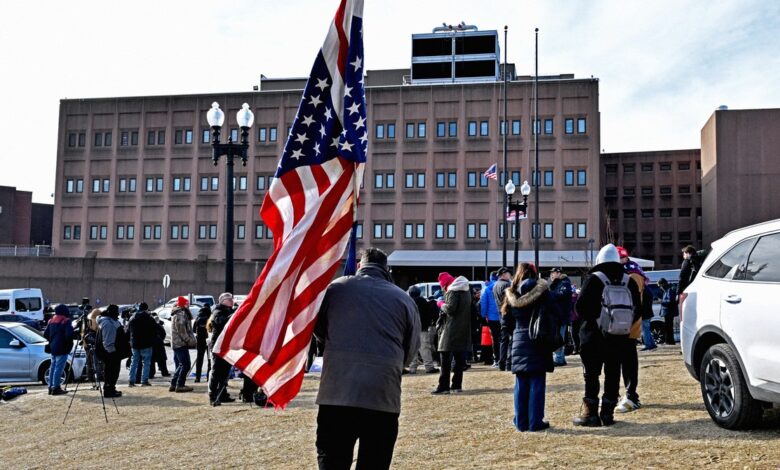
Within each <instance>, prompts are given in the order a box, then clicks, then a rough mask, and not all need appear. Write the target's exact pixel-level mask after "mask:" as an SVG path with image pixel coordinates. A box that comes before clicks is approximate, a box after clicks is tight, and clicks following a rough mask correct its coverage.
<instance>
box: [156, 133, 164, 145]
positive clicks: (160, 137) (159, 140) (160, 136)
mask: <svg viewBox="0 0 780 470" xmlns="http://www.w3.org/2000/svg"><path fill="white" fill-rule="evenodd" d="M157 145H165V131H157Z"/></svg>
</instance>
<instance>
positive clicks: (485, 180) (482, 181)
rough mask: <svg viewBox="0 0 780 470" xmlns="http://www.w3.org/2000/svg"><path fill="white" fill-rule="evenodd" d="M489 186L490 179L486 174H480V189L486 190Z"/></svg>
mask: <svg viewBox="0 0 780 470" xmlns="http://www.w3.org/2000/svg"><path fill="white" fill-rule="evenodd" d="M487 185H488V178H487V176H485V173H480V174H479V187H480V188H486V187H487Z"/></svg>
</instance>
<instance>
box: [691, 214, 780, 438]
mask: <svg viewBox="0 0 780 470" xmlns="http://www.w3.org/2000/svg"><path fill="white" fill-rule="evenodd" d="M680 302H681V304H682V306H681V309H680V311H681V312H682V328H681V342H682V351H683V358H684V360H685V365H686V367H687V368H688V371H689V372H690V373H691V375H693V377H694V378H695V379H696V380H698V381H699V383H700V384H701V393H702V399H703V400H704V404H705V406H706V407H707V411H708V412H709V413H710V416H711V417H712V419H713V421H715V423H717V424H718V425H719V426H722V427H724V428H728V429H748V428H750V427H753V426H755V425H756V424H758V423H759V422H760V420H761V416H762V414H763V411H764V408H768V407H771V406H772V403H780V342H778V331H780V219H777V220H773V221H769V222H764V223H761V224H757V225H753V226H750V227H745V228H742V229H739V230H735V231H733V232H730V233H728V234H727V235H726V236H725V237H723V238H721V239H720V240H718V241H716V242H714V243H713V244H712V251H711V252H710V254H709V256H707V259H706V260H705V261H704V263H703V265H702V267H701V269H700V270H699V275H698V276H697V277H696V279H695V280H694V281H693V283H691V285H690V286H688V288H687V289H686V290H685V292H684V293H681V294H680Z"/></svg>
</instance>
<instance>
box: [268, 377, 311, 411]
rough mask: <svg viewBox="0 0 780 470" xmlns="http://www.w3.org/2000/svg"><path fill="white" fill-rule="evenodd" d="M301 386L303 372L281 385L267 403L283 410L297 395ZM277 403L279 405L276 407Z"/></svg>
mask: <svg viewBox="0 0 780 470" xmlns="http://www.w3.org/2000/svg"><path fill="white" fill-rule="evenodd" d="M301 384H303V370H301V371H300V372H298V374H297V375H296V376H295V377H293V378H292V379H290V380H289V381H288V382H287V383H285V384H284V385H282V386H281V387H280V388H279V390H277V391H276V393H274V394H273V395H271V396H270V397H268V401H269V402H270V403H271V404H273V405H274V408H281V409H285V408H286V407H287V404H288V403H290V401H291V400H292V399H293V398H295V395H297V394H298V390H300V389H301ZM277 403H279V405H277Z"/></svg>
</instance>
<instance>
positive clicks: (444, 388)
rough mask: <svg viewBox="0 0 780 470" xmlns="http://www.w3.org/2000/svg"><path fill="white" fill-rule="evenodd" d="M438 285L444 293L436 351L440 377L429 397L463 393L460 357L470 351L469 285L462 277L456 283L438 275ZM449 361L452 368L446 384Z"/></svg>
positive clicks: (464, 358)
mask: <svg viewBox="0 0 780 470" xmlns="http://www.w3.org/2000/svg"><path fill="white" fill-rule="evenodd" d="M439 285H441V288H442V289H443V290H444V304H443V305H442V307H441V311H442V314H441V315H442V316H443V318H444V321H443V323H442V324H441V328H440V329H439V347H438V350H439V355H440V358H441V360H440V364H441V369H440V370H441V373H440V375H439V385H438V386H437V387H436V389H435V390H433V391H432V392H431V394H433V395H448V394H449V393H450V391H453V392H455V393H459V392H461V391H463V371H464V370H465V368H466V357H465V354H464V353H466V352H468V351H469V350H470V349H471V293H470V288H469V281H468V279H466V278H465V277H463V276H458V278H457V279H456V278H454V277H453V276H452V275H451V274H450V273H446V272H444V273H441V274H439ZM453 358H454V359H455V368H454V369H453V371H452V372H453V374H452V383H450V366H451V363H452V360H453Z"/></svg>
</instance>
